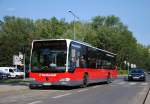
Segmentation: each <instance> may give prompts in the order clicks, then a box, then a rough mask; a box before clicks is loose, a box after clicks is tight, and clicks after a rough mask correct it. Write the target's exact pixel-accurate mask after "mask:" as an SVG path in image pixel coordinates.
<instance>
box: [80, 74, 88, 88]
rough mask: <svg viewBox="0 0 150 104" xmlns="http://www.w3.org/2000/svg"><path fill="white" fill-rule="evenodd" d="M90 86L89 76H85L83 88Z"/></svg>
mask: <svg viewBox="0 0 150 104" xmlns="http://www.w3.org/2000/svg"><path fill="white" fill-rule="evenodd" d="M87 86H88V74H84V77H83V82H82V85H81V87H82V88H85V87H87Z"/></svg>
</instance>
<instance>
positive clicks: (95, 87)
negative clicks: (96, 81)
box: [92, 86, 100, 88]
mask: <svg viewBox="0 0 150 104" xmlns="http://www.w3.org/2000/svg"><path fill="white" fill-rule="evenodd" d="M98 87H100V86H93V87H92V88H98Z"/></svg>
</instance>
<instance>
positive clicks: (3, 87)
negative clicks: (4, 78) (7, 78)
mask: <svg viewBox="0 0 150 104" xmlns="http://www.w3.org/2000/svg"><path fill="white" fill-rule="evenodd" d="M25 89H28V86H23V85H0V93H3V92H10V91H19V90H25Z"/></svg>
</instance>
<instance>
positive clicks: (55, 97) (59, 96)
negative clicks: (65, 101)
mask: <svg viewBox="0 0 150 104" xmlns="http://www.w3.org/2000/svg"><path fill="white" fill-rule="evenodd" d="M71 94H72V93H66V94H63V95H58V96H54V97H52V98H54V99H57V98H61V97H64V96H68V95H71Z"/></svg>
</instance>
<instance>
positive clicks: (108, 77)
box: [106, 74, 112, 84]
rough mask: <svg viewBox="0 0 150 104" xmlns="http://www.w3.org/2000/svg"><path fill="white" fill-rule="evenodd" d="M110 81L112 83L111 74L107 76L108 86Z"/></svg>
mask: <svg viewBox="0 0 150 104" xmlns="http://www.w3.org/2000/svg"><path fill="white" fill-rule="evenodd" d="M111 81H112V78H111V74H108V76H107V81H106V83H107V84H109V83H111Z"/></svg>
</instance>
